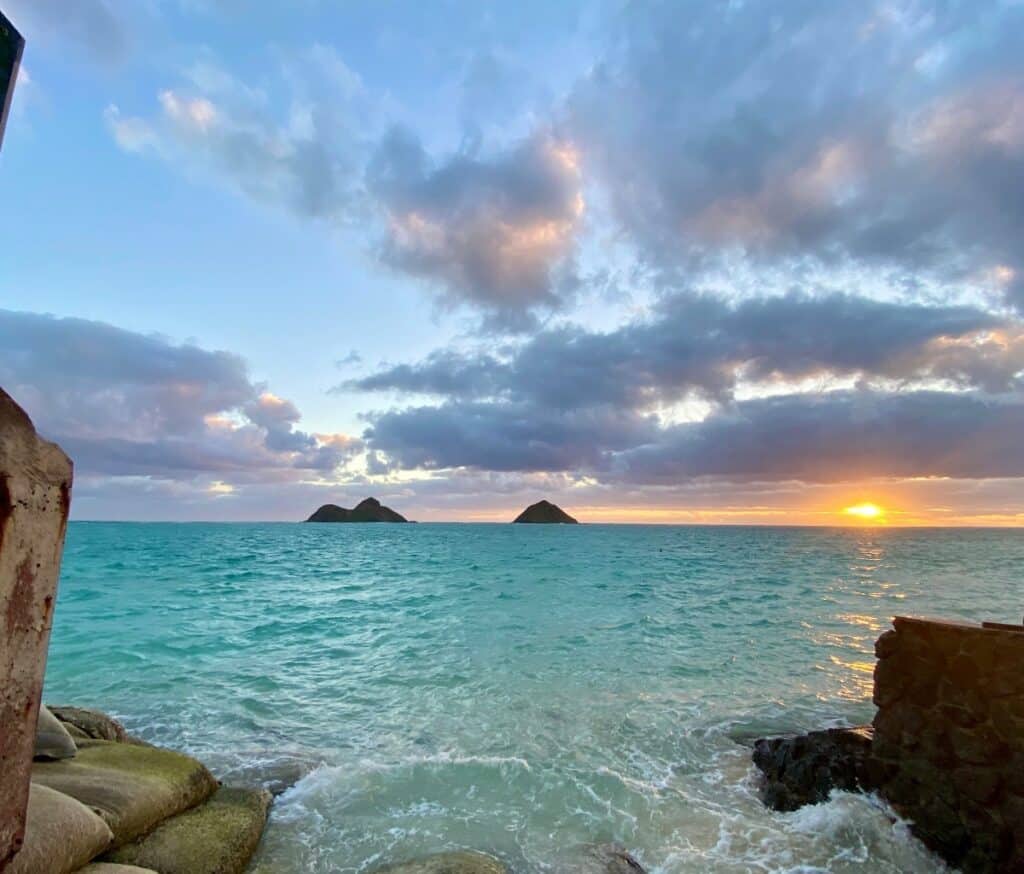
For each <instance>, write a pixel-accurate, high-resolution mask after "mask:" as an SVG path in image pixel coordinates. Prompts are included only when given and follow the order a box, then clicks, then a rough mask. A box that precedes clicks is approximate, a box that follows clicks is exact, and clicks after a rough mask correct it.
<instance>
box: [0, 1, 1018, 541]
mask: <svg viewBox="0 0 1024 874" xmlns="http://www.w3.org/2000/svg"><path fill="white" fill-rule="evenodd" d="M0 9H2V10H3V11H4V13H5V14H6V15H7V16H8V17H9V18H10V19H11V20H12V21H13V23H14V24H15V26H16V27H17V28H18V29H19V30H20V31H21V32H22V34H23V35H24V36H25V38H26V48H25V54H24V59H23V65H22V69H21V72H20V75H19V80H18V84H17V88H16V91H15V96H14V102H13V107H12V113H11V118H10V121H9V124H8V130H7V134H6V137H5V140H4V143H3V150H2V151H0V186H2V190H3V192H4V196H3V197H2V198H0V386H2V387H3V388H4V389H5V390H6V391H7V392H9V393H10V394H11V395H12V396H13V397H14V398H15V399H16V400H17V401H18V402H19V403H20V404H22V406H23V407H24V408H25V409H26V410H27V411H28V413H29V414H30V415H31V416H32V417H33V419H34V421H35V423H36V425H37V428H38V429H39V430H40V432H41V433H42V434H43V435H45V436H46V437H48V438H49V439H53V440H56V441H58V442H59V443H60V444H61V446H63V447H64V449H65V450H66V451H67V452H68V454H69V455H71V457H72V459H73V460H74V462H75V485H74V493H73V501H72V517H73V518H77V519H125V520H135V519H137V520H292V519H302V518H304V517H305V516H307V515H309V514H310V513H311V512H312V511H313V510H314V509H315V508H316V507H317V506H319V505H320V504H323V503H327V502H332V503H338V504H342V505H345V506H352V505H353V504H355V503H356V502H358V501H359V500H361V499H362V498H364V497H366V496H368V495H373V496H375V497H377V498H379V499H381V500H382V501H384V502H385V503H387V504H389V505H390V506H392V507H394V508H395V509H397V510H399V511H400V512H402V513H404V514H405V515H407V516H409V517H410V518H415V519H420V520H424V521H428V520H453V521H459V520H463V521H502V520H507V519H511V518H513V517H514V516H515V515H516V514H517V513H518V511H519V510H521V509H522V507H523V506H525V505H526V504H528V503H531V502H533V501H535V500H538V499H540V498H542V497H543V498H548V499H549V500H552V501H555V502H556V503H558V504H560V505H561V506H563V507H565V508H566V509H567V510H568V511H569V512H571V513H573V514H574V515H575V516H577V517H578V518H579V519H580V520H581V521H592V522H663V523H673V522H680V523H688V522H699V523H757V524H826V525H831V524H888V525H921V524H924V525H1022V524H1024V245H1022V240H1024V53H1022V52H1021V50H1020V46H1021V45H1022V44H1024V2H1022V0H977V2H914V0H886V2H878V0H865V2H858V3H821V2H820V0H772V2H749V0H748V2H740V0H730V2H725V0H715V2H711V0H706V2H684V0H676V2H664V3H662V2H655V0H650V2H636V3H630V2H612V0H608V2H587V3H581V2H571V0H564V2H559V3H547V2H522V3H517V4H509V3H488V2H482V3H481V2H448V0H436V2H431V3H421V2H397V0H396V2H389V3H371V2H365V3H363V2H330V0H292V2H284V0H280V2H272V0H266V2H260V3H256V4H252V3H245V2H243V0H132V2H130V3H129V2H121V0H76V2H75V3H73V4H69V3H67V2H66V0H0ZM865 504H867V505H871V506H873V507H877V508H880V511H876V510H870V509H869V510H868V511H867V512H863V511H858V512H854V513H849V512H846V510H847V509H848V508H850V507H862V505H865Z"/></svg>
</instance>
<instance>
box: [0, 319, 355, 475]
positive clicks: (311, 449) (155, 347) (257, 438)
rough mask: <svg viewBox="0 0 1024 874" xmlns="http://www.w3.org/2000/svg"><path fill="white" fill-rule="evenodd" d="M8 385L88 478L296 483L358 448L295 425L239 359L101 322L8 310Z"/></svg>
mask: <svg viewBox="0 0 1024 874" xmlns="http://www.w3.org/2000/svg"><path fill="white" fill-rule="evenodd" d="M0 385H3V386H4V388H5V390H6V391H8V392H9V393H10V394H11V395H12V396H13V397H14V398H15V399H16V400H17V401H18V402H19V403H20V404H22V405H23V406H24V407H25V409H26V410H27V411H28V413H29V415H31V416H32V418H33V420H34V421H35V423H36V425H37V427H38V428H39V429H40V431H41V432H42V433H44V434H46V436H48V437H49V438H51V439H54V440H57V441H58V442H59V443H61V445H62V446H63V447H64V448H65V450H66V451H67V452H68V453H69V454H71V456H72V457H73V458H74V460H75V463H76V465H77V466H78V468H79V470H82V471H84V472H87V473H88V472H102V473H107V474H112V475H122V476H128V475H140V476H141V475H154V476H165V477H176V478H187V477H191V476H195V475H197V474H202V473H206V474H222V475H227V474H239V473H241V474H255V475H259V476H261V477H267V476H270V477H275V476H280V475H282V474H283V475H285V476H298V475H299V472H300V471H303V470H305V471H319V472H324V473H326V472H329V471H331V470H333V469H334V468H336V467H338V466H339V465H340V464H342V463H343V462H344V460H345V459H346V458H347V457H348V456H349V455H351V453H352V452H353V451H354V450H355V449H356V448H357V447H358V441H349V440H347V439H345V438H343V437H340V436H338V435H317V436H314V435H312V434H307V433H305V432H303V431H301V430H299V429H298V428H297V427H296V425H297V423H298V421H299V419H300V414H299V411H298V410H297V409H296V407H295V405H294V404H292V403H291V402H290V401H287V400H284V399H282V398H278V397H276V396H275V395H273V394H270V393H269V392H267V391H266V390H265V388H264V387H263V386H261V385H259V384H256V383H254V382H252V381H251V379H250V378H249V375H248V372H247V367H246V365H245V362H244V361H243V360H242V359H241V358H239V357H238V356H237V355H232V354H230V353H227V352H219V351H210V350H207V349H202V348H200V347H199V346H195V345H191V344H183V345H176V344H173V343H171V342H169V341H168V340H166V339H165V338H163V337H160V336H157V335H143V334H137V333H134V332H132V331H126V330H123V329H120V328H116V327H114V326H112V325H108V324H104V323H102V322H92V321H86V320H84V319H58V318H54V317H53V316H47V315H39V314H34V313H17V312H9V311H5V310H0Z"/></svg>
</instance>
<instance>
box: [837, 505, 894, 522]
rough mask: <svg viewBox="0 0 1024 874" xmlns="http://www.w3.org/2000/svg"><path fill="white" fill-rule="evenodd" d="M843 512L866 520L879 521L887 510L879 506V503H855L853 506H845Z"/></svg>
mask: <svg viewBox="0 0 1024 874" xmlns="http://www.w3.org/2000/svg"><path fill="white" fill-rule="evenodd" d="M843 512H844V513H845V514H846V515H847V516H856V517H857V518H858V519H863V520H864V521H866V522H871V521H877V520H879V519H882V518H883V517H884V516H885V510H883V509H882V508H881V507H879V506H878V504H870V503H865V504H854V505H853V506H852V507H846V508H844V510H843Z"/></svg>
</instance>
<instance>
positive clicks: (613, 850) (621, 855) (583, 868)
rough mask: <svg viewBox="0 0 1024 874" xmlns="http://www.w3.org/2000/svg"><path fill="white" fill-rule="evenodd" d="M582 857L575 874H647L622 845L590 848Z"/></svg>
mask: <svg viewBox="0 0 1024 874" xmlns="http://www.w3.org/2000/svg"><path fill="white" fill-rule="evenodd" d="M580 855H581V861H580V864H579V865H577V866H576V868H575V869H574V871H573V874H645V870H644V867H643V865H641V864H640V863H639V862H638V861H637V860H636V859H635V858H634V857H633V856H632V854H630V852H629V851H628V850H627V849H626V848H625V847H624V846H623V845H622V844H618V843H611V844H597V845H594V846H588V847H585V848H584V849H583V851H582V852H581V854H580Z"/></svg>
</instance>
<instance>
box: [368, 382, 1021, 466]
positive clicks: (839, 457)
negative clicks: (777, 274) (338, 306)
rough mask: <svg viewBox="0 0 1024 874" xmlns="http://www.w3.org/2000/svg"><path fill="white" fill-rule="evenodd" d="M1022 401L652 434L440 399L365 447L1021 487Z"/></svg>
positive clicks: (415, 454)
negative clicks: (1012, 481)
mask: <svg viewBox="0 0 1024 874" xmlns="http://www.w3.org/2000/svg"><path fill="white" fill-rule="evenodd" d="M1022 433H1024V402H1021V399H1020V397H1019V396H1018V397H1015V398H1013V399H1011V400H1006V399H993V398H989V397H985V396H979V395H975V394H953V393H950V392H930V391H914V392H899V393H892V392H872V391H841V392H832V393H826V394H821V395H808V394H798V395H786V396H783V397H774V398H767V399H760V400H751V401H743V402H739V403H734V404H730V405H727V406H725V407H723V408H720V409H718V410H716V411H715V412H713V413H712V414H711V415H709V416H708V417H707V418H706V419H704V420H703V421H700V422H693V423H686V424H681V425H675V426H671V427H667V428H659V427H658V426H657V422H656V420H654V419H653V418H652V417H642V416H640V415H639V414H636V413H625V412H619V413H613V412H611V411H610V410H609V409H608V408H605V409H603V410H601V411H595V410H588V411H575V412H572V413H563V414H561V415H555V414H552V413H550V412H547V411H545V410H542V409H538V408H537V407H530V406H526V405H517V404H507V403H490V404H473V403H460V402H452V403H447V404H443V405H441V406H439V407H414V408H411V409H406V410H402V411H393V412H390V413H385V414H383V415H380V416H377V417H375V418H374V419H373V422H372V426H371V427H370V428H369V429H368V430H367V432H366V434H365V437H366V439H367V440H368V442H369V444H370V445H371V446H372V447H374V449H379V450H382V451H384V452H386V453H387V454H388V455H389V456H391V457H392V458H394V459H396V460H397V461H398V462H399V463H401V464H402V465H403V466H405V467H423V468H451V467H468V468H477V469H482V470H496V471H521V472H534V471H547V472H569V473H572V474H573V475H576V476H591V477H596V478H597V479H599V480H600V481H603V482H606V483H610V484H635V485H679V484H682V483H685V482H687V481H690V480H693V479H697V478H701V477H711V478H719V479H722V480H726V481H773V480H799V481H803V482H821V483H827V482H851V481H857V480H863V479H867V478H871V477H880V478H885V477H897V478H898V477H929V476H939V477H942V476H945V477H955V478H989V477H1021V476H1024V442H1022V441H1021V440H1020V435H1021V434H1022Z"/></svg>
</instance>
